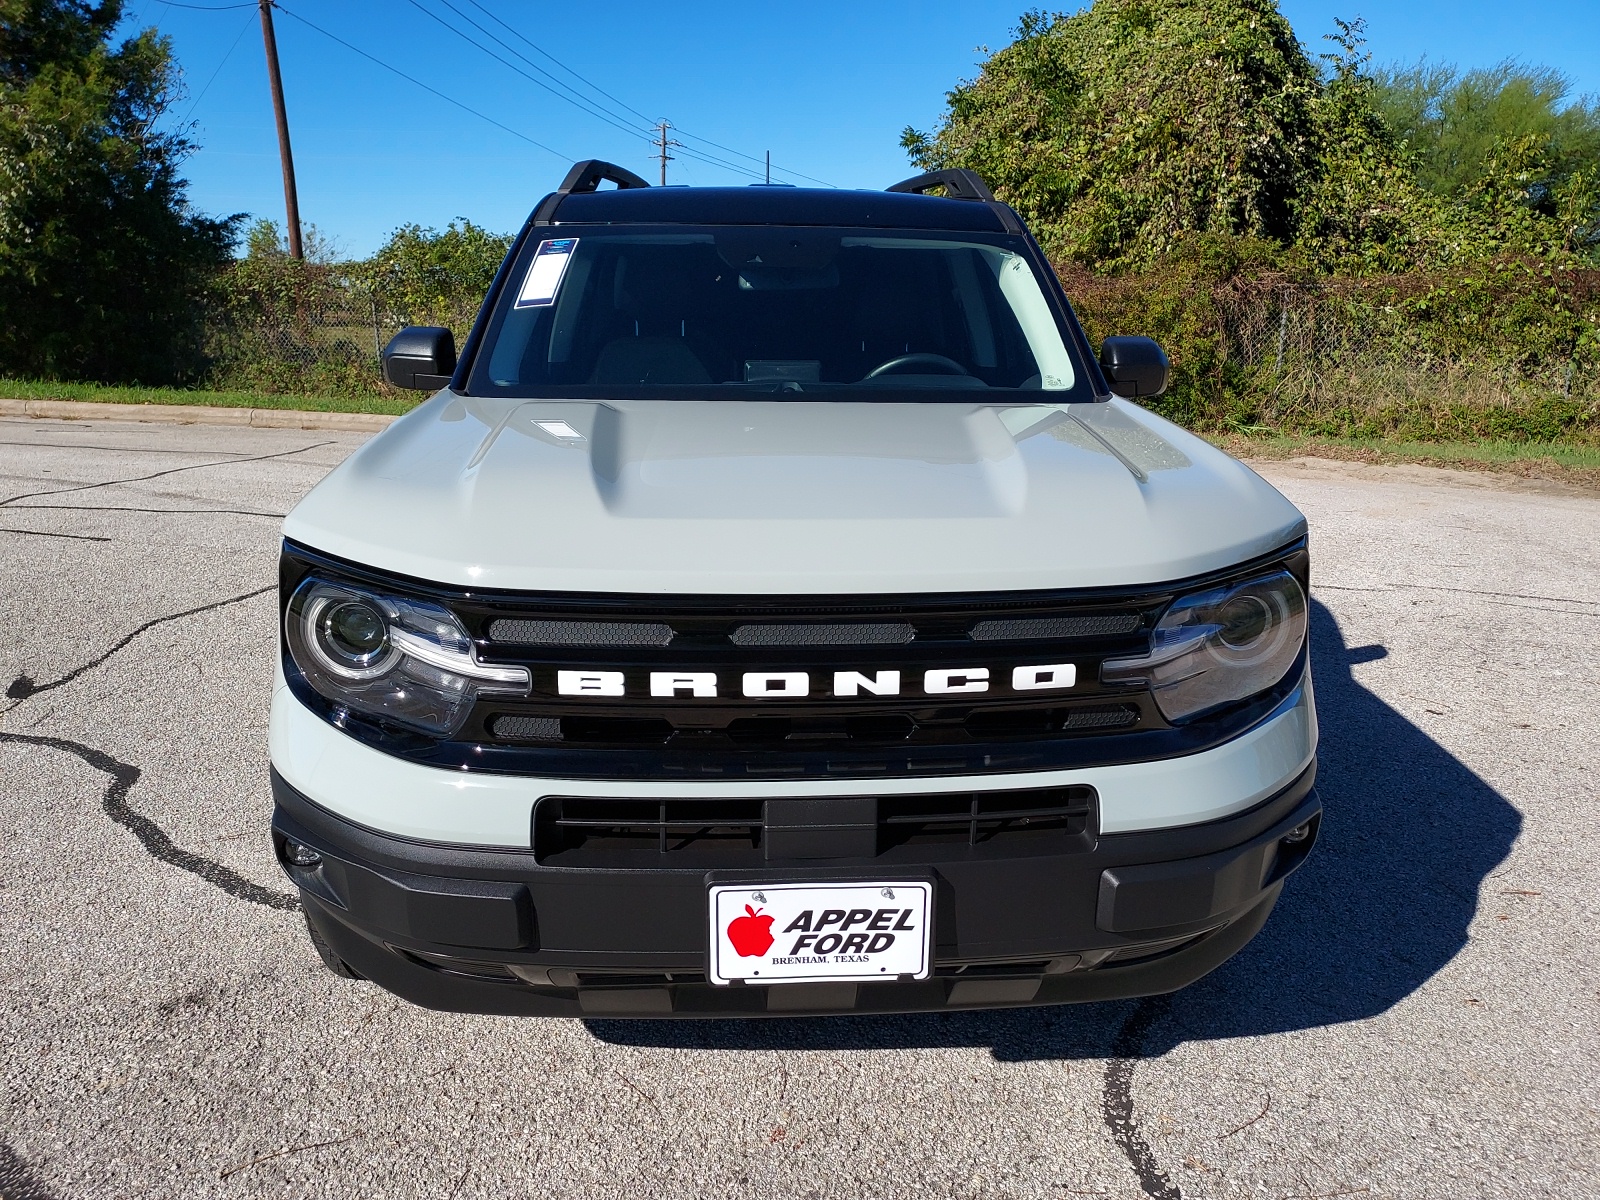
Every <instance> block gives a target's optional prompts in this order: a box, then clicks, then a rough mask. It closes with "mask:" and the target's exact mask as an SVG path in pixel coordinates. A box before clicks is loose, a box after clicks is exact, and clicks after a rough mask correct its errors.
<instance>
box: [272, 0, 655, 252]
mask: <svg viewBox="0 0 1600 1200" xmlns="http://www.w3.org/2000/svg"><path fill="white" fill-rule="evenodd" d="M259 3H260V5H261V40H262V41H263V42H265V43H266V47H267V81H268V82H269V83H271V84H272V111H273V113H274V115H275V116H276V117H277V118H278V157H279V158H281V159H282V160H283V206H284V208H285V209H287V210H288V214H287V215H288V221H289V257H290V258H304V257H305V256H306V253H305V247H304V246H302V245H301V243H300V197H299V196H298V195H297V194H296V192H295V186H294V154H293V153H292V152H291V151H290V149H289V114H288V113H286V112H285V111H284V109H283V76H282V75H280V74H279V73H278V39H277V37H276V36H274V34H273V32H272V0H259ZM662 170H666V168H665V166H663V167H662Z"/></svg>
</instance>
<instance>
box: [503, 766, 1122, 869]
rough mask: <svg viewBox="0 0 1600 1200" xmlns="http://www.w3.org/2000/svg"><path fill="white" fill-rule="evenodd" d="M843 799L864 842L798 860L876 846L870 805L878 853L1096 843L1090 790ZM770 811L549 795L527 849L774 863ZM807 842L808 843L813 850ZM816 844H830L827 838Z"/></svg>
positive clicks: (581, 861) (549, 858)
mask: <svg viewBox="0 0 1600 1200" xmlns="http://www.w3.org/2000/svg"><path fill="white" fill-rule="evenodd" d="M772 803H773V804H792V803H793V801H786V800H775V801H773V802H772ZM811 803H815V802H811ZM829 803H830V804H836V802H832V801H830V802H829ZM845 803H848V804H850V805H854V806H859V807H860V808H861V809H863V810H864V811H865V813H866V825H865V832H866V833H867V836H868V840H867V842H866V843H865V845H863V844H862V843H860V842H859V841H858V840H856V839H855V838H854V837H848V838H846V837H845V836H841V840H840V842H839V849H838V851H837V852H835V851H834V850H833V849H831V848H829V849H826V851H825V853H823V852H817V851H816V850H815V849H810V850H807V851H806V852H805V853H803V854H802V857H804V858H806V859H808V860H812V861H815V860H819V859H825V858H827V857H835V858H840V859H845V858H859V857H860V856H861V854H862V853H865V852H866V851H867V850H868V849H871V847H872V846H873V844H874V843H873V839H872V835H871V829H872V824H873V816H872V813H873V811H874V809H875V810H876V814H877V816H876V826H877V833H876V843H875V844H876V849H875V854H876V855H877V856H885V855H888V856H891V857H892V856H894V855H895V852H896V851H897V850H899V849H900V848H901V847H907V846H912V847H939V846H942V847H946V848H948V849H949V850H950V851H953V852H956V853H960V854H966V853H973V852H976V853H982V852H984V851H985V850H987V849H994V850H997V851H1002V852H1006V851H1011V850H1019V851H1021V850H1025V849H1028V848H1032V849H1035V850H1040V851H1049V852H1052V853H1059V852H1062V851H1077V850H1088V849H1091V848H1092V847H1093V844H1094V835H1095V805H1096V796H1095V791H1094V789H1093V788H1091V787H1087V786H1081V785H1074V786H1070V787H1058V788H1030V789H1024V790H1017V791H1000V792H958V793H950V794H934V795H914V796H879V797H876V798H872V797H868V798H865V799H858V800H855V799H853V800H849V801H847V802H845ZM768 808H769V806H768V803H767V802H766V801H763V800H759V799H750V798H730V799H684V798H678V797H667V798H657V799H633V798H626V797H611V796H580V797H571V796H558V797H549V798H546V799H544V800H541V801H540V802H539V804H538V807H537V809H536V810H535V813H534V839H533V843H534V844H533V848H534V853H535V855H536V856H537V858H538V860H539V861H540V862H542V863H548V864H550V865H554V866H571V867H584V866H593V867H626V866H634V867H640V866H658V867H664V868H673V867H678V868H682V869H692V870H701V869H708V868H714V867H759V866H763V865H765V864H766V863H767V861H768V860H769V858H772V857H773V855H772V854H771V853H769V846H768V842H769V834H768V826H769V813H768ZM785 811H786V813H788V814H789V815H787V816H785V817H781V818H780V817H778V816H772V817H771V818H770V824H771V825H772V830H771V835H770V836H771V838H772V839H777V838H778V837H779V834H784V835H787V836H788V837H789V838H790V839H791V840H790V841H788V842H786V843H784V844H786V845H794V844H795V843H794V841H793V838H794V835H796V834H805V833H807V827H806V826H805V824H804V823H803V821H804V818H801V821H802V823H801V824H792V822H794V821H795V819H796V818H795V817H794V816H793V813H792V810H785ZM832 815H833V816H837V813H833V814H832ZM819 819H822V818H821V817H820V816H819ZM786 822H790V823H786ZM780 825H781V826H782V828H780V827H779V826H780ZM831 830H832V827H831V826H823V827H819V828H818V829H817V830H815V831H814V832H813V833H811V835H810V838H817V837H820V838H823V839H826V838H827V837H829V836H831ZM810 838H808V839H807V843H806V844H807V845H808V846H815V845H817V843H815V842H813V841H811V840H810ZM777 844H778V843H777V842H776V841H774V842H773V845H777ZM821 845H823V846H824V847H826V842H825V841H824V842H822V843H821ZM787 853H788V852H787V851H785V852H784V855H786V854H787ZM922 853H925V851H922ZM778 861H784V856H783V855H779V856H778Z"/></svg>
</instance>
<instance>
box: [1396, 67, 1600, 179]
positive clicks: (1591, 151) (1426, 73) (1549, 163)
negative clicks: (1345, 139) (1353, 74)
mask: <svg viewBox="0 0 1600 1200" xmlns="http://www.w3.org/2000/svg"><path fill="white" fill-rule="evenodd" d="M1373 81H1374V100H1375V103H1376V106H1377V108H1378V111H1379V112H1381V113H1382V114H1383V118H1384V120H1385V121H1386V122H1387V123H1388V125H1389V127H1390V128H1391V129H1393V130H1394V131H1395V133H1396V134H1397V135H1398V136H1399V137H1400V138H1402V139H1403V140H1404V141H1406V142H1407V143H1408V144H1409V145H1410V147H1411V149H1412V152H1413V154H1414V155H1415V162H1416V172H1417V179H1418V181H1419V182H1420V183H1421V184H1422V186H1423V187H1425V188H1427V189H1428V190H1430V191H1432V192H1435V193H1437V194H1438V195H1441V196H1447V197H1453V196H1458V195H1461V194H1463V193H1465V192H1469V191H1471V190H1472V189H1473V188H1475V187H1477V186H1479V185H1480V184H1481V183H1482V182H1483V180H1484V178H1485V176H1486V175H1488V174H1490V173H1492V172H1493V171H1494V169H1495V168H1496V167H1497V166H1498V165H1499V163H1498V162H1497V160H1498V159H1501V158H1502V157H1503V154H1504V148H1505V147H1506V146H1509V145H1511V144H1513V143H1516V142H1519V141H1520V142H1524V143H1527V142H1528V140H1529V139H1532V140H1533V143H1535V144H1537V145H1538V146H1539V147H1540V165H1541V168H1542V170H1543V172H1544V174H1545V175H1546V177H1547V182H1549V183H1553V184H1559V183H1560V182H1562V181H1564V180H1565V179H1567V178H1568V177H1570V176H1571V175H1572V174H1573V172H1575V171H1579V170H1583V169H1585V168H1592V167H1595V166H1600V101H1596V100H1595V99H1594V98H1592V97H1586V98H1584V99H1581V100H1577V101H1574V102H1571V103H1568V102H1567V99H1568V97H1569V96H1570V94H1571V92H1572V82H1571V80H1569V79H1568V78H1567V77H1566V76H1564V75H1563V74H1561V72H1560V71H1557V70H1554V69H1553V68H1550V67H1536V66H1525V65H1523V64H1521V63H1516V62H1509V61H1508V62H1503V63H1500V64H1499V65H1497V66H1493V67H1481V68H1478V69H1476V70H1471V71H1462V70H1461V69H1460V68H1458V67H1454V66H1449V65H1446V64H1442V63H1438V64H1435V63H1429V62H1427V61H1426V60H1424V61H1422V62H1418V63H1416V64H1415V65H1413V66H1405V67H1402V66H1389V67H1383V68H1380V69H1379V70H1377V71H1375V72H1374V73H1373Z"/></svg>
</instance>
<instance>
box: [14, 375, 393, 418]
mask: <svg viewBox="0 0 1600 1200" xmlns="http://www.w3.org/2000/svg"><path fill="white" fill-rule="evenodd" d="M0 396H3V397H5V398H6V399H8V400H88V401H93V402H94V403H97V404H176V405H212V406H215V407H217V408H274V409H293V410H295V411H299V412H348V413H382V414H385V415H387V416H400V415H401V414H403V413H408V412H410V411H411V410H412V409H413V408H415V407H416V406H417V401H416V400H413V399H410V398H409V397H400V396H377V395H369V396H354V395H321V396H304V395H284V394H281V393H273V392H234V391H228V392H209V391H203V390H201V389H198V388H196V389H192V390H191V389H188V388H147V387H121V386H113V385H109V384H99V383H56V382H52V381H49V380H29V379H4V378H0Z"/></svg>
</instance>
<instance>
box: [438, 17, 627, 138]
mask: <svg viewBox="0 0 1600 1200" xmlns="http://www.w3.org/2000/svg"><path fill="white" fill-rule="evenodd" d="M467 3H468V4H470V5H472V7H473V8H475V9H477V10H478V11H479V12H481V13H483V14H484V16H486V17H488V18H489V19H490V20H491V21H493V22H494V23H495V24H496V25H499V26H500V27H501V28H502V29H505V30H506V31H508V32H509V33H510V34H511V36H512V37H514V38H516V39H517V40H518V41H519V42H521V43H522V44H523V45H525V46H529V47H532V49H534V50H535V51H537V52H538V53H539V54H541V55H543V56H544V57H545V58H548V59H549V60H550V61H551V62H553V63H555V65H556V66H558V67H560V68H561V69H562V70H563V71H565V72H566V73H567V74H568V75H571V76H572V77H573V78H574V79H576V80H577V81H578V82H579V83H581V84H583V85H584V87H586V88H589V89H590V90H591V91H596V92H599V93H600V94H601V95H602V96H604V97H605V98H606V99H607V100H609V101H611V102H612V103H613V104H616V105H619V106H620V107H622V108H625V109H627V110H628V111H629V112H631V113H632V114H633V115H634V116H636V117H638V118H639V120H641V121H643V122H644V123H645V124H646V125H648V124H649V123H650V118H649V117H647V116H645V115H644V114H643V113H642V112H640V111H639V110H638V109H637V108H634V107H633V106H632V105H629V104H626V103H624V102H623V101H621V100H618V99H617V98H616V97H615V96H613V95H612V94H611V93H610V92H608V91H606V90H605V89H604V88H602V87H600V86H599V85H598V84H595V83H591V82H590V81H589V80H587V79H585V78H584V77H583V76H582V75H580V74H578V73H577V72H576V71H574V70H573V69H572V68H571V67H569V66H567V64H566V63H564V62H562V61H561V60H560V59H559V58H557V57H556V56H555V55H553V54H551V53H550V52H549V51H548V50H546V49H544V47H542V46H540V45H538V44H537V43H535V42H532V41H529V40H528V38H527V37H525V36H524V35H523V34H522V33H520V32H519V31H518V30H516V29H515V28H513V27H512V26H510V25H507V24H506V23H505V22H504V21H502V20H501V19H500V18H499V17H497V16H495V14H494V13H492V12H490V11H489V10H488V9H487V8H485V7H484V6H483V5H482V4H479V3H478V0H467Z"/></svg>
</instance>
